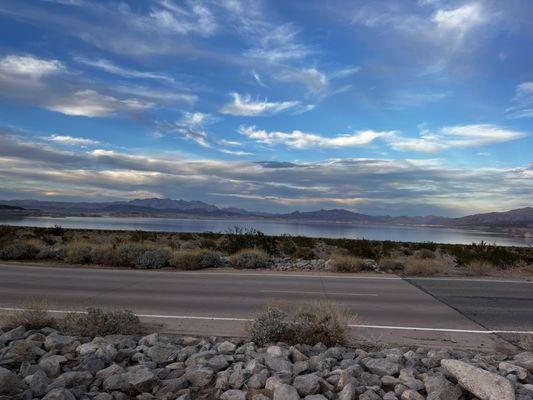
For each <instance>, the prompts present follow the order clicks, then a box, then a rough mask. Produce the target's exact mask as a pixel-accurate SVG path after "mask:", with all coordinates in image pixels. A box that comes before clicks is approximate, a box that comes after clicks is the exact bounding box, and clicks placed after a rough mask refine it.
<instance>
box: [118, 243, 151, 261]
mask: <svg viewBox="0 0 533 400" xmlns="http://www.w3.org/2000/svg"><path fill="white" fill-rule="evenodd" d="M145 250H146V247H144V246H143V245H142V244H139V243H123V244H120V245H118V246H117V248H116V250H115V256H116V263H117V264H118V265H120V266H123V267H134V266H135V263H136V261H137V259H138V258H139V256H140V255H141V254H143V253H144V251H145Z"/></svg>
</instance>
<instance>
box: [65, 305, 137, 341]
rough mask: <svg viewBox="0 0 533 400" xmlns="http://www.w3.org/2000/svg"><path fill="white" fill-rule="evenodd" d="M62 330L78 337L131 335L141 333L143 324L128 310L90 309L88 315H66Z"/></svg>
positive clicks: (75, 313) (73, 313) (74, 313)
mask: <svg viewBox="0 0 533 400" xmlns="http://www.w3.org/2000/svg"><path fill="white" fill-rule="evenodd" d="M60 329H61V331H62V332H64V333H67V334H69V335H76V336H89V337H95V336H106V335H131V334H135V333H139V332H140V331H141V322H140V320H139V317H137V316H136V315H135V314H134V313H133V312H131V311H128V310H121V311H105V310H102V309H100V308H88V309H87V312H86V313H77V312H70V313H68V314H66V315H65V317H64V318H63V320H62V321H61V323H60Z"/></svg>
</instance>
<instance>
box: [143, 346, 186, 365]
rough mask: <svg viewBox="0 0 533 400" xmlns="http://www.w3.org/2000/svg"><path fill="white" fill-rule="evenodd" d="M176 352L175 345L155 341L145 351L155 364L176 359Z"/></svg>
mask: <svg viewBox="0 0 533 400" xmlns="http://www.w3.org/2000/svg"><path fill="white" fill-rule="evenodd" d="M178 353H179V349H178V348H177V347H176V346H172V345H170V344H164V343H156V344H155V345H154V346H152V347H150V348H148V351H147V352H146V354H147V355H148V357H150V359H152V361H153V362H155V363H157V364H163V363H171V362H172V361H174V360H175V359H176V357H177V355H178Z"/></svg>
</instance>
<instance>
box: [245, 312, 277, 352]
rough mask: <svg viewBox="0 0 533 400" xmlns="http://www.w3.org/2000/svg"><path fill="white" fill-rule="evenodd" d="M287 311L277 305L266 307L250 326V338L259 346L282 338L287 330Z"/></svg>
mask: <svg viewBox="0 0 533 400" xmlns="http://www.w3.org/2000/svg"><path fill="white" fill-rule="evenodd" d="M286 317H287V313H285V312H284V311H283V310H281V309H279V308H277V307H271V306H268V307H266V309H265V310H263V311H262V312H260V313H259V314H257V315H256V316H255V317H254V319H253V322H252V323H251V324H250V325H249V326H248V335H249V337H250V340H251V341H252V342H254V343H256V344H257V345H259V346H264V345H265V344H268V343H276V342H278V341H280V340H282V338H283V336H284V334H285V331H286V320H285V318H286Z"/></svg>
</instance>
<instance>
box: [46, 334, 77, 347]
mask: <svg viewBox="0 0 533 400" xmlns="http://www.w3.org/2000/svg"><path fill="white" fill-rule="evenodd" d="M76 342H77V339H76V338H75V337H73V336H64V335H61V334H59V333H56V332H54V333H51V334H50V335H48V336H47V337H46V340H45V341H44V348H45V349H46V350H48V351H50V350H63V349H68V348H69V347H71V346H73V345H74V344H75V343H76ZM78 345H79V344H78ZM78 345H76V347H78Z"/></svg>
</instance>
